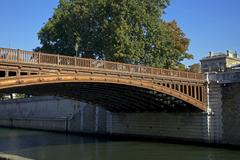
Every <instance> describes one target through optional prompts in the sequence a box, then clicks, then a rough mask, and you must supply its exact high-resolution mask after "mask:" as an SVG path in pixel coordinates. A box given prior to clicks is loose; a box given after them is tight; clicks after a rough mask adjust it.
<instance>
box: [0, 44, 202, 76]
mask: <svg viewBox="0 0 240 160" xmlns="http://www.w3.org/2000/svg"><path fill="white" fill-rule="evenodd" d="M0 61H7V62H18V63H33V64H43V65H44V64H47V65H55V66H63V67H64V66H71V67H88V68H97V69H106V70H113V71H121V72H130V73H142V74H152V75H162V76H171V77H179V78H188V79H196V80H203V74H199V73H192V72H183V71H175V70H169V69H161V68H154V67H146V66H142V65H131V64H126V63H118V62H110V61H103V60H95V59H86V58H79V57H71V56H63V55H54V54H46V53H39V52H31V51H23V50H19V49H8V48H0Z"/></svg>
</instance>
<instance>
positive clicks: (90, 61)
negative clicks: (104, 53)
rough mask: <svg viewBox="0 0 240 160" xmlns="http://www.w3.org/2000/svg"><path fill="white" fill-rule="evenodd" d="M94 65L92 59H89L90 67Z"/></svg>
mask: <svg viewBox="0 0 240 160" xmlns="http://www.w3.org/2000/svg"><path fill="white" fill-rule="evenodd" d="M91 67H92V59H89V68H91Z"/></svg>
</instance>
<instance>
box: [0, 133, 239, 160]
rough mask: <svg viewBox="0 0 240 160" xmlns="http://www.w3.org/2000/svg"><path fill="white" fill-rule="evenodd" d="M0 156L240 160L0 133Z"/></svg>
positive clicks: (217, 152)
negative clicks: (0, 154)
mask: <svg viewBox="0 0 240 160" xmlns="http://www.w3.org/2000/svg"><path fill="white" fill-rule="evenodd" d="M0 152H6V153H11V154H17V155H21V156H25V157H28V158H33V159H40V160H42V159H43V160H48V159H49V160H50V159H51V160H52V159H57V160H65V159H69V160H70V159H84V160H122V159H124V160H128V159H130V160H133V159H137V160H158V159H164V160H175V159H176V160H181V159H184V160H239V159H240V151H232V150H225V149H219V148H209V147H198V146H192V145H179V144H166V143H154V142H140V141H125V140H124V141H111V140H108V139H103V138H94V137H89V136H84V137H83V136H77V135H68V136H67V135H65V134H59V133H49V132H40V131H27V130H16V129H0Z"/></svg>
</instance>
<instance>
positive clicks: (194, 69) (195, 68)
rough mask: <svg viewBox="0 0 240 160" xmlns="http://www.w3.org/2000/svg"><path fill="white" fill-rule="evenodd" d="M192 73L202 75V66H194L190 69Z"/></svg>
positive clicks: (197, 64)
mask: <svg viewBox="0 0 240 160" xmlns="http://www.w3.org/2000/svg"><path fill="white" fill-rule="evenodd" d="M189 71H190V72H195V73H201V65H200V64H199V63H196V64H193V65H191V66H190V67H189Z"/></svg>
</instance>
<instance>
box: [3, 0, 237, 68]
mask: <svg viewBox="0 0 240 160" xmlns="http://www.w3.org/2000/svg"><path fill="white" fill-rule="evenodd" d="M0 4H1V7H0V8H1V9H0V47H6V48H9V47H10V48H19V49H24V50H32V49H33V48H35V47H36V46H39V41H38V38H37V32H38V31H39V30H40V29H41V27H42V26H43V24H44V23H45V22H47V20H48V18H50V17H51V16H52V14H53V8H55V7H56V6H57V4H58V0H1V3H0ZM164 19H165V20H167V21H171V20H174V19H175V20H176V21H177V22H178V24H179V26H180V27H181V28H182V30H183V31H184V33H185V34H186V36H187V37H188V38H190V39H191V44H190V47H189V52H190V53H192V54H193V55H194V60H190V61H189V60H188V61H184V63H185V64H186V65H190V64H192V63H196V62H198V61H199V59H201V58H202V57H203V56H206V55H207V53H208V52H209V51H215V52H219V51H223V52H225V51H226V50H227V49H230V50H233V51H238V52H239V51H240V1H239V0H171V5H170V6H169V7H168V8H167V9H166V15H164Z"/></svg>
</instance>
